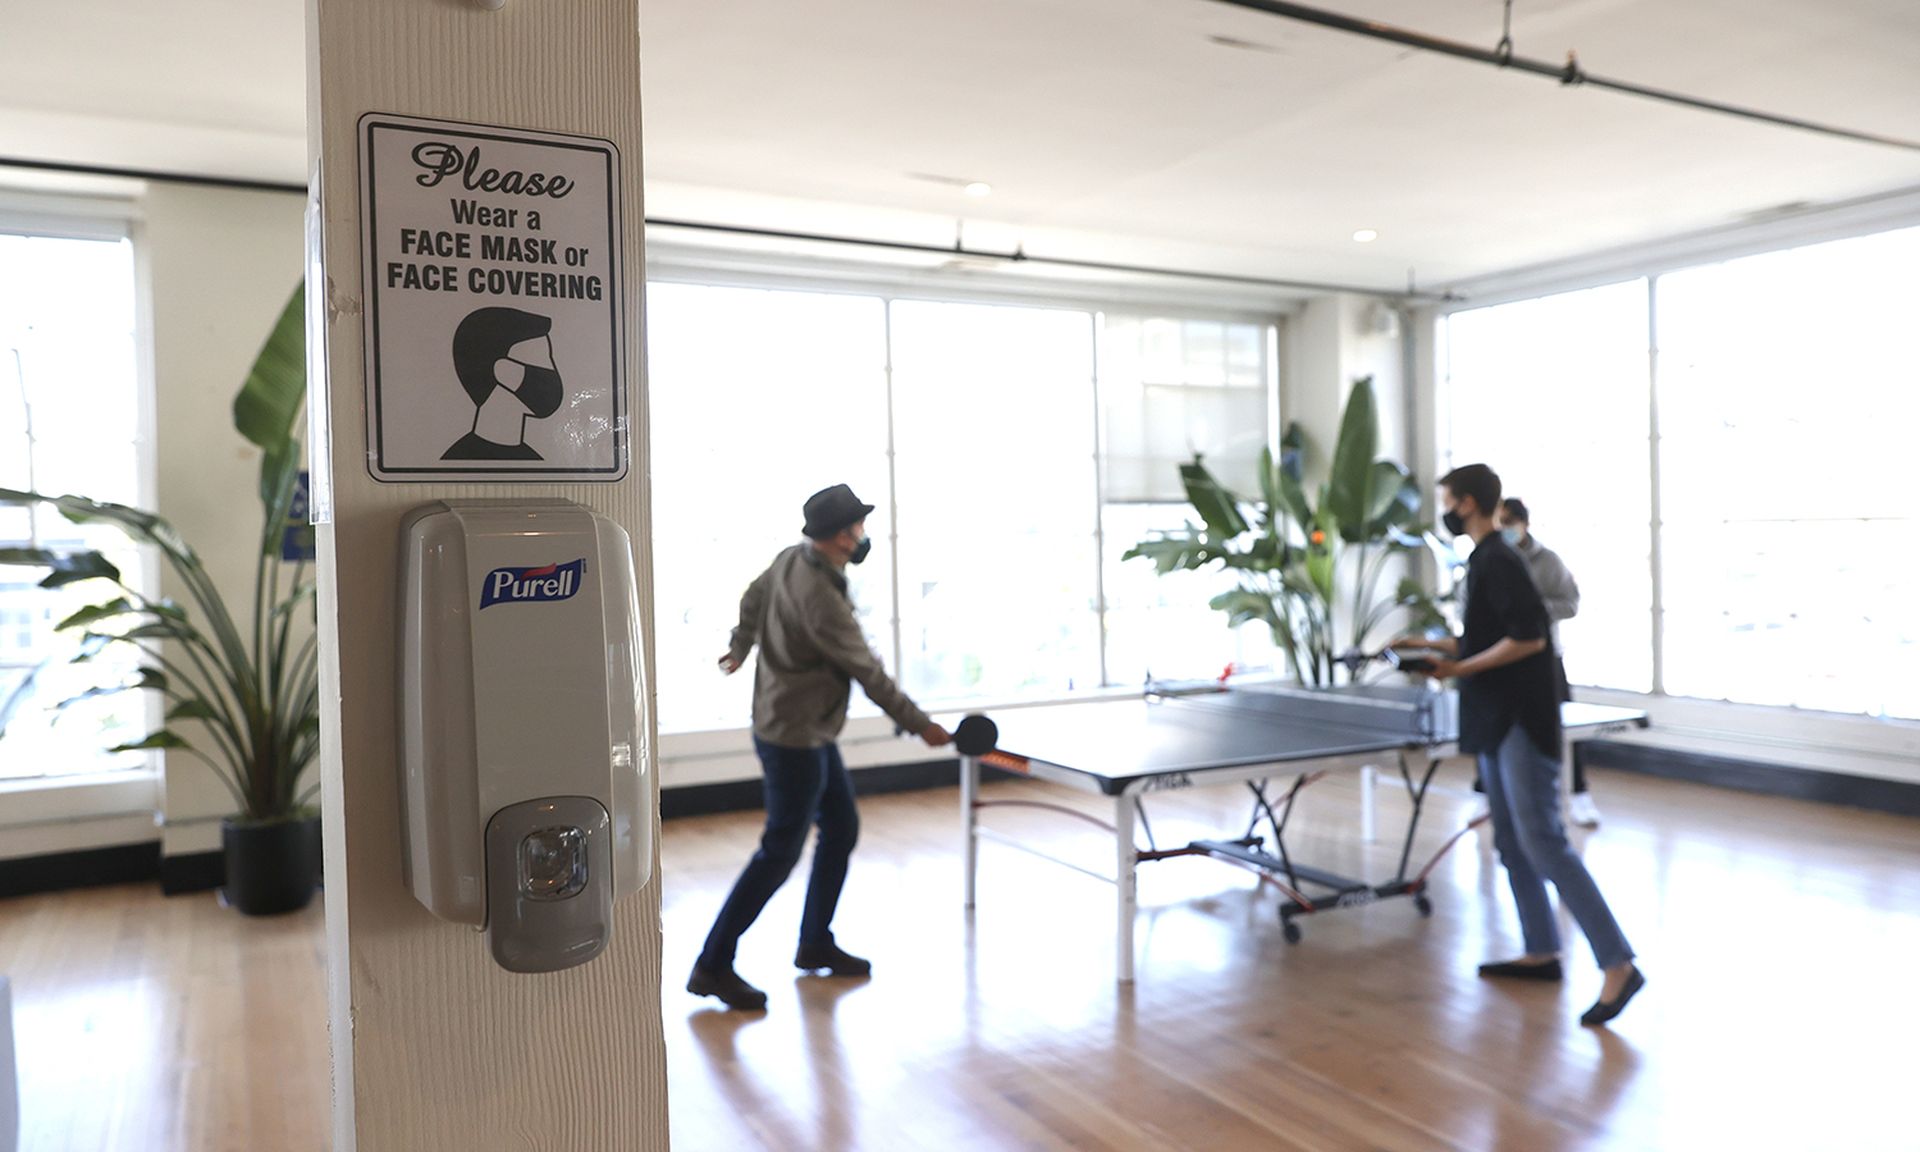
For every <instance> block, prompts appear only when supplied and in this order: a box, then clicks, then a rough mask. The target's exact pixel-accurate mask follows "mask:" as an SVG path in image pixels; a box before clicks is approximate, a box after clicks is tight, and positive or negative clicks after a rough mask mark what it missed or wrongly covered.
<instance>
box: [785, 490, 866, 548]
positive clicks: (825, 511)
mask: <svg viewBox="0 0 1920 1152" xmlns="http://www.w3.org/2000/svg"><path fill="white" fill-rule="evenodd" d="M804 511H805V512H806V516H807V524H806V527H804V528H802V529H800V531H801V533H802V534H803V535H805V536H806V537H807V538H808V539H810V540H825V539H826V538H827V537H829V536H831V535H833V534H834V533H836V532H838V531H840V530H841V529H842V528H850V527H852V526H853V525H855V524H857V523H859V522H860V521H862V520H865V519H866V518H867V513H869V512H871V511H873V505H871V504H862V503H861V502H860V497H858V496H855V495H854V494H853V489H851V488H849V487H847V486H846V485H845V484H835V485H834V486H833V487H831V488H822V489H821V490H820V491H818V492H815V493H814V494H813V495H811V496H809V497H807V503H806V506H805V509H804Z"/></svg>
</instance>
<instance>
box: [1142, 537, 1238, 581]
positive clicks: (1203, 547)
mask: <svg viewBox="0 0 1920 1152" xmlns="http://www.w3.org/2000/svg"><path fill="white" fill-rule="evenodd" d="M1136 558H1138V559H1147V560H1152V561H1153V566H1154V568H1155V569H1156V570H1157V571H1158V572H1159V573H1160V575H1162V576H1165V575H1166V574H1167V573H1169V572H1179V571H1190V570H1192V569H1195V568H1200V567H1203V566H1205V565H1207V564H1211V563H1212V562H1213V561H1215V560H1217V559H1219V558H1220V554H1219V553H1218V552H1217V551H1216V550H1215V549H1214V548H1213V546H1212V543H1211V541H1210V540H1209V539H1208V538H1207V537H1206V536H1205V535H1204V534H1202V533H1200V532H1198V531H1196V530H1194V529H1192V528H1189V529H1188V530H1187V531H1186V532H1184V533H1178V532H1163V533H1161V534H1160V535H1159V536H1157V537H1155V538H1153V539H1151V540H1142V541H1141V542H1140V543H1138V544H1135V545H1134V546H1133V547H1131V548H1129V549H1127V553H1126V555H1124V556H1122V557H1121V559H1122V560H1133V559H1136Z"/></svg>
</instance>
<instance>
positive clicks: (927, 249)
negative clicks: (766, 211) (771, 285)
mask: <svg viewBox="0 0 1920 1152" xmlns="http://www.w3.org/2000/svg"><path fill="white" fill-rule="evenodd" d="M0 168H25V169H30V170H34V171H40V172H66V173H74V174H78V175H86V176H113V177H119V178H123V179H131V180H152V181H158V182H162V183H168V184H197V185H201V186H203V187H211V188H235V189H243V190H246V191H253V192H285V193H289V194H292V195H298V196H305V195H306V194H307V186H306V185H304V184H292V183H286V182H281V181H272V180H246V179H241V178H238V177H231V176H198V175H193V174H191V173H184V172H163V171H156V170H153V169H146V168H115V167H110V166H107V165H101V164H74V163H66V162H62V161H53V160H24V159H17V158H13V157H6V156H0ZM645 223H646V225H647V227H649V228H679V229H683V230H686V231H690V232H712V233H718V234H721V235H727V236H752V237H758V238H761V239H769V240H797V241H804V242H807V243H812V244H834V245H840V246H843V247H852V248H880V249H886V250H888V251H893V252H922V253H927V254H929V255H940V256H964V257H968V258H971V259H978V260H997V261H1000V262H1003V263H1006V264H1034V265H1041V266H1045V267H1051V268H1073V269H1079V270H1082V271H1088V272H1117V273H1124V274H1127V275H1132V276H1159V277H1169V278H1173V279H1180V280H1204V281H1209V282H1212V283H1216V284H1234V285H1239V286H1242V287H1248V288H1265V289H1269V290H1273V291H1282V292H1348V293H1354V294H1357V295H1362V296H1386V297H1391V298H1393V299H1397V300H1445V299H1449V297H1446V296H1444V295H1442V294H1440V293H1434V292H1419V291H1415V290H1413V289H1411V288H1408V289H1404V290H1398V289H1386V288H1379V287H1374V286H1368V285H1360V284H1334V283H1329V282H1325V281H1319V280H1284V279H1275V278H1271V277H1265V276H1242V275H1239V274H1237V273H1232V272H1204V271H1198V270H1195V269H1191V268H1157V267H1153V266H1150V265H1146V264H1116V263H1112V262H1109V261H1104V260H1075V259H1071V258H1068V257H1064V256H1035V255H1032V254H1030V253H1028V252H1026V251H1024V250H1022V249H1019V248H1015V249H1014V250H1013V251H1011V252H994V251H988V250H985V249H980V248H968V247H965V246H964V245H961V244H958V243H956V244H952V245H943V244H915V243H911V242H908V241H904V240H882V239H876V238H873V237H867V236H841V235H834V234H831V233H825V232H790V231H786V230H783V229H778V228H752V227H747V226H744V225H738V224H714V223H709V222H707V221H702V220H671V219H664V218H660V217H654V216H649V217H647V218H646V220H645Z"/></svg>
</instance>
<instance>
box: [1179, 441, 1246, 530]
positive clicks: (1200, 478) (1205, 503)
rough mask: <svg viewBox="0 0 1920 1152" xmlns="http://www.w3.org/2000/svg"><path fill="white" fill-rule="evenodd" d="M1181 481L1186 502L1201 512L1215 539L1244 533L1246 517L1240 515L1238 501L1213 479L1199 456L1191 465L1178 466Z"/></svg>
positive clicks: (1201, 517)
mask: <svg viewBox="0 0 1920 1152" xmlns="http://www.w3.org/2000/svg"><path fill="white" fill-rule="evenodd" d="M1180 482H1181V483H1182V484H1184V485H1185V486H1186V489H1187V499H1188V500H1189V501H1190V502H1191V503H1192V504H1193V507H1194V510H1195V511H1197V512H1199V513H1200V519H1201V521H1202V522H1203V523H1205V524H1206V526H1207V531H1208V532H1210V533H1212V534H1213V535H1214V536H1215V537H1216V538H1217V539H1220V540H1231V539H1233V538H1234V537H1235V536H1238V535H1240V534H1241V533H1242V532H1245V531H1246V530H1247V521H1246V518H1245V517H1243V516H1242V515H1240V501H1239V499H1238V498H1237V497H1235V496H1234V494H1233V493H1232V492H1230V491H1228V490H1227V488H1226V487H1225V486H1224V485H1222V484H1221V483H1220V481H1218V480H1216V479H1214V476H1213V473H1211V472H1209V471H1207V466H1206V465H1205V464H1203V463H1201V462H1200V458H1199V457H1198V456H1195V457H1194V458H1193V463H1191V464H1182V465H1180Z"/></svg>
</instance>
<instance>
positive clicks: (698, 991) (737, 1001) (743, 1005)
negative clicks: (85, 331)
mask: <svg viewBox="0 0 1920 1152" xmlns="http://www.w3.org/2000/svg"><path fill="white" fill-rule="evenodd" d="M687 991H689V992H691V993H693V994H694V995H695V996H712V997H715V998H717V999H718V1000H719V1001H720V1002H721V1003H722V1004H725V1005H726V1006H727V1007H729V1008H737V1009H739V1010H740V1011H743V1012H758V1011H760V1010H761V1009H763V1008H765V1007H766V1006H767V994H766V993H765V992H762V991H760V989H758V988H755V987H754V986H753V985H751V984H749V983H747V982H746V981H745V980H742V979H740V974H739V973H738V972H735V971H734V970H733V969H731V968H729V969H727V970H726V971H725V972H715V971H713V970H712V969H710V968H702V967H701V966H700V965H698V964H695V965H694V966H693V975H691V976H688V977H687Z"/></svg>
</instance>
